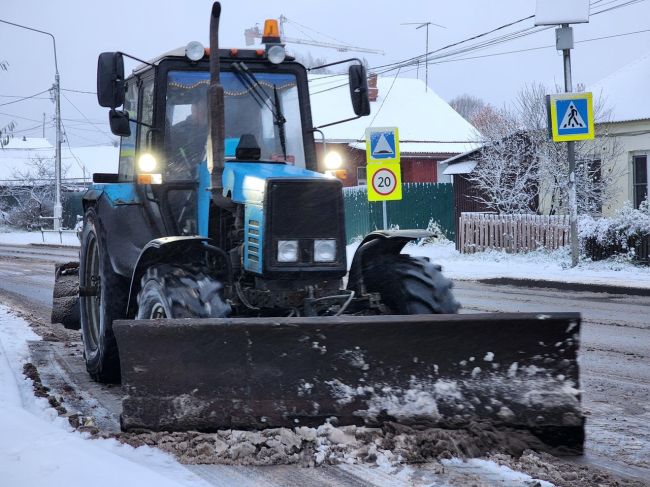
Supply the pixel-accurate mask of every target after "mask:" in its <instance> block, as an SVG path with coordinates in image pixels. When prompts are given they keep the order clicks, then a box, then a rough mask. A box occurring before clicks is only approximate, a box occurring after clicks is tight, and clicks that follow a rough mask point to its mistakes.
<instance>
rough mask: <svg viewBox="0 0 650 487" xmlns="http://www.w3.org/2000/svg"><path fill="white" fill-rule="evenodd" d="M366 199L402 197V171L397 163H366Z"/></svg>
mask: <svg viewBox="0 0 650 487" xmlns="http://www.w3.org/2000/svg"><path fill="white" fill-rule="evenodd" d="M367 171H368V183H369V184H368V201H392V200H401V199H402V173H401V171H400V167H399V164H396V163H392V164H368V168H367Z"/></svg>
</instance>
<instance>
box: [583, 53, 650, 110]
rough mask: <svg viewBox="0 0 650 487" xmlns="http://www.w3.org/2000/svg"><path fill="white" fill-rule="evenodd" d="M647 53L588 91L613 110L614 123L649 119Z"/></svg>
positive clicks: (649, 58) (649, 99)
mask: <svg viewBox="0 0 650 487" xmlns="http://www.w3.org/2000/svg"><path fill="white" fill-rule="evenodd" d="M648 79H650V53H648V54H646V55H645V56H643V57H641V58H639V59H637V60H636V61H633V62H631V63H629V64H627V65H625V66H623V67H622V68H620V69H619V70H617V71H614V72H613V73H612V74H610V75H609V76H607V77H606V78H603V79H602V80H600V81H598V82H597V83H594V84H593V85H592V86H590V87H589V90H588V91H591V92H592V93H593V94H594V97H595V98H598V97H602V100H603V102H604V103H605V106H606V107H607V108H611V109H612V120H611V121H613V122H624V121H630V120H642V119H650V97H648V96H646V92H647V91H648V86H647V85H648Z"/></svg>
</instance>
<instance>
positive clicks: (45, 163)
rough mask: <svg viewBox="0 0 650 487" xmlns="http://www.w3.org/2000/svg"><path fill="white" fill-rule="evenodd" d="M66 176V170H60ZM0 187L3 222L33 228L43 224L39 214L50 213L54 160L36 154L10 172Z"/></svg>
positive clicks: (49, 214)
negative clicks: (22, 167)
mask: <svg viewBox="0 0 650 487" xmlns="http://www.w3.org/2000/svg"><path fill="white" fill-rule="evenodd" d="M62 172H63V174H64V175H65V172H66V171H65V169H62ZM10 183H11V184H6V185H5V186H3V187H1V188H0V211H1V212H3V213H4V214H5V221H6V222H7V223H8V224H10V225H12V226H14V227H16V228H23V229H26V230H33V229H36V228H40V227H42V226H46V225H47V223H46V222H45V221H44V220H43V219H42V218H41V217H42V216H45V217H48V216H52V214H53V208H54V198H55V194H54V193H55V185H54V160H53V159H52V158H43V157H40V156H39V157H35V158H33V159H30V160H29V161H28V162H27V164H26V165H25V168H24V169H20V170H15V171H14V172H13V181H11V182H10Z"/></svg>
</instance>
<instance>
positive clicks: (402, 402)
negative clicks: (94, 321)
mask: <svg viewBox="0 0 650 487" xmlns="http://www.w3.org/2000/svg"><path fill="white" fill-rule="evenodd" d="M113 328H114V332H115V336H116V338H117V342H118V347H119V351H120V361H121V367H122V385H123V387H124V389H125V392H126V394H127V395H126V397H125V399H124V402H123V412H122V428H123V429H124V430H133V429H149V430H158V431H160V430H167V431H184V430H200V431H216V430H220V429H229V428H237V429H262V428H269V427H295V426H315V425H319V424H322V423H323V422H325V420H327V419H329V418H332V417H336V418H337V421H338V424H339V425H344V424H356V425H368V426H378V425H381V424H382V423H384V422H386V421H391V422H397V423H401V424H406V425H411V426H427V427H443V428H458V427H465V426H468V425H470V424H472V423H474V422H477V421H480V422H486V421H487V422H489V423H490V424H491V425H494V426H496V427H505V428H511V429H521V430H526V431H527V432H532V433H533V434H534V435H535V436H536V437H537V438H538V439H540V440H542V442H543V443H544V444H546V445H549V446H551V447H552V448H557V447H561V449H562V450H564V451H567V452H572V453H580V452H581V451H582V446H583V441H584V416H583V414H582V411H581V408H580V392H579V371H578V364H577V360H576V359H577V352H578V347H579V333H580V315H579V314H577V313H550V314H541V313H540V314H529V313H525V314H524V313H521V314H473V315H472V314H466V315H409V316H340V317H317V318H311V317H309V318H300V317H295V318H233V319H185V320H180V319H175V320H136V321H116V322H114V324H113Z"/></svg>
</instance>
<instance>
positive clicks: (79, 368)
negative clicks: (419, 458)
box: [0, 245, 650, 485]
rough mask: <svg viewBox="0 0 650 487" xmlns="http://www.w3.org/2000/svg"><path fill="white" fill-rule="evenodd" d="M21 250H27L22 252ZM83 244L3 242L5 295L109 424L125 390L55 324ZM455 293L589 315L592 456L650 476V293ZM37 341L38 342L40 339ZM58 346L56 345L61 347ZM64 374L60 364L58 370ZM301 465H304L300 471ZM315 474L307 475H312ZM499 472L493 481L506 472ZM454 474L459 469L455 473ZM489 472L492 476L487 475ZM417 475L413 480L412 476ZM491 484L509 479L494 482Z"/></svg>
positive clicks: (238, 480)
mask: <svg viewBox="0 0 650 487" xmlns="http://www.w3.org/2000/svg"><path fill="white" fill-rule="evenodd" d="M17 252H22V253H17ZM75 256H76V250H74V249H65V250H55V249H30V250H29V251H28V252H27V253H25V251H24V250H20V249H16V248H13V247H12V246H6V245H2V246H0V302H2V303H3V304H7V305H8V306H10V307H12V308H14V309H18V310H20V311H22V313H23V315H24V316H25V317H26V318H27V319H28V321H30V322H31V323H33V324H35V325H36V326H35V328H36V330H37V332H38V333H39V334H40V335H41V336H48V334H50V335H51V336H52V337H53V338H56V339H59V340H61V341H62V342H68V343H72V344H73V346H64V345H63V344H60V345H61V346H60V347H58V349H57V346H52V347H48V346H45V345H44V349H43V351H42V354H45V355H42V354H41V358H43V356H46V357H47V354H50V356H49V357H50V358H49V359H48V360H49V361H50V362H52V355H51V354H52V353H55V352H56V353H55V355H57V357H58V358H57V359H56V360H54V361H55V362H56V361H57V360H58V364H59V365H57V366H55V367H53V368H52V370H53V371H54V372H52V373H53V374H54V375H57V374H58V375H59V377H60V376H68V377H70V376H72V382H78V383H79V385H80V386H81V388H88V389H89V390H90V393H91V395H93V397H95V398H96V399H98V400H99V403H100V407H101V408H102V409H104V410H105V427H106V428H107V429H111V428H115V427H116V426H117V423H116V417H117V416H116V413H117V411H116V408H117V407H118V406H117V404H118V402H117V400H118V399H119V392H118V391H117V390H115V389H113V390H111V389H110V388H105V387H104V386H97V385H94V384H91V383H90V382H89V381H88V379H87V376H86V375H85V372H84V370H83V363H82V358H81V355H80V348H79V347H78V345H77V346H75V345H74V343H75V342H76V343H77V344H78V340H79V338H78V333H77V332H70V331H66V330H63V329H62V328H61V329H52V328H51V327H49V326H48V324H47V322H48V321H49V313H50V300H51V287H52V283H53V276H52V274H53V273H52V270H53V266H52V263H51V262H52V261H67V260H70V258H74V257H75ZM456 295H457V297H458V299H459V301H461V302H462V303H463V305H464V312H472V311H579V312H581V313H582V314H583V319H584V323H585V326H584V328H583V343H582V353H581V366H582V380H583V389H584V391H585V393H584V403H585V406H586V408H587V410H588V411H589V413H590V415H589V416H588V421H589V422H588V430H587V435H588V455H587V456H586V459H585V461H587V462H588V463H590V464H591V465H594V464H600V465H602V466H603V467H605V468H606V469H608V470H610V471H613V472H618V473H620V474H623V475H626V476H630V477H634V478H637V479H643V480H645V481H649V482H650V462H649V460H648V451H650V406H649V404H650V319H649V318H648V317H649V316H650V298H648V297H636V296H611V295H606V294H592V293H584V292H581V293H576V292H567V291H554V290H545V289H534V290H529V289H522V288H515V287H507V286H494V285H486V284H479V283H474V282H469V281H459V282H458V283H457V285H456ZM37 348H38V347H37ZM57 350H58V351H57ZM57 368H58V370H59V372H56V370H57ZM191 469H192V470H193V471H194V472H195V473H196V474H197V475H199V476H201V477H203V478H204V479H205V480H207V481H208V482H209V483H211V484H214V485H264V484H266V485H298V484H300V485H305V484H306V483H309V484H310V485H318V484H319V483H320V484H322V485H400V483H404V485H412V484H410V483H409V482H411V481H412V480H413V479H414V477H413V475H415V476H416V477H417V478H418V483H419V481H422V482H424V483H427V482H428V483H429V484H430V485H445V483H442V484H433V480H434V479H436V480H438V481H443V482H446V483H448V484H451V485H455V484H456V483H455V482H454V480H455V478H457V476H463V475H467V474H468V472H470V471H473V472H474V474H476V475H478V476H479V477H484V478H487V477H489V476H490V474H489V473H488V472H486V471H484V470H485V469H486V467H485V466H484V465H480V464H475V465H473V466H471V465H467V464H463V465H462V466H453V465H449V466H448V467H447V475H449V477H447V478H446V479H445V478H442V477H435V474H436V473H435V472H434V471H433V470H431V471H429V470H428V469H427V467H422V468H418V469H416V470H414V471H413V472H412V474H411V475H409V477H408V478H407V479H403V480H404V482H402V480H400V479H398V478H396V477H395V476H394V475H388V474H386V475H384V473H382V472H380V471H378V470H377V469H375V470H373V471H370V470H369V469H368V468H367V467H364V466H359V465H355V466H341V467H326V468H323V469H318V472H314V471H313V470H312V471H311V472H310V473H309V474H307V472H304V471H301V469H297V470H296V469H295V468H294V467H291V466H277V467H272V468H269V469H267V468H263V467H227V466H197V467H191ZM301 472H302V473H301ZM304 475H309V482H308V481H307V480H306V478H304ZM495 475H496V477H495V476H494V475H493V480H494V482H497V481H498V474H495ZM455 476H456V477H455ZM486 476H487V477H486ZM409 479H410V480H409ZM487 485H502V484H498V483H494V484H492V483H490V484H487Z"/></svg>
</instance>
